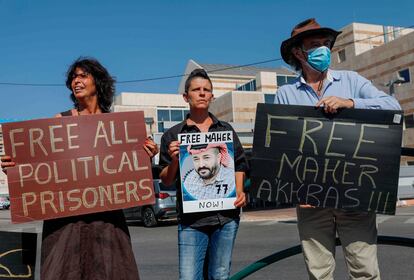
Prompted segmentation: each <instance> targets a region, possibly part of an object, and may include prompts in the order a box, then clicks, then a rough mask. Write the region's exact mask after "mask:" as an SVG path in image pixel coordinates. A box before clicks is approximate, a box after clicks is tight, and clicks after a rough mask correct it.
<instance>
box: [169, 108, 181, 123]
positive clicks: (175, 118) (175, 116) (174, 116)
mask: <svg viewBox="0 0 414 280" xmlns="http://www.w3.org/2000/svg"><path fill="white" fill-rule="evenodd" d="M170 112H171V121H172V122H179V121H182V120H183V119H184V118H183V110H171V111H170Z"/></svg>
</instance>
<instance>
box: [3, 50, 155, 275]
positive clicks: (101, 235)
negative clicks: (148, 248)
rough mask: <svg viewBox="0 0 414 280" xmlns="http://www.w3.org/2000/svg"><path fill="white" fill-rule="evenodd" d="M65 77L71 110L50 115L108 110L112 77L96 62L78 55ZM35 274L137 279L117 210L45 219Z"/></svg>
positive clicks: (150, 148)
mask: <svg viewBox="0 0 414 280" xmlns="http://www.w3.org/2000/svg"><path fill="white" fill-rule="evenodd" d="M66 76H67V80H66V86H67V87H68V89H70V90H71V92H72V93H71V96H70V97H71V99H72V101H73V103H74V108H73V109H71V110H68V111H66V112H62V113H60V114H57V115H56V117H62V116H79V115H89V114H101V113H108V112H110V108H111V105H112V102H113V97H114V93H115V87H114V83H115V80H114V79H113V78H112V77H111V76H110V75H109V73H108V71H107V70H106V69H105V68H104V67H103V66H102V65H101V64H100V63H99V62H98V61H97V60H95V59H92V58H79V59H78V60H76V61H75V62H74V63H73V64H72V65H71V66H70V67H69V70H68V72H67V75H66ZM144 149H145V151H146V152H147V154H148V155H149V156H150V157H152V156H154V155H155V154H157V153H158V148H157V145H156V144H155V143H154V142H153V141H152V140H150V139H147V140H146V142H145V144H144ZM1 160H2V164H1V166H2V168H3V170H5V169H6V168H7V167H10V166H14V165H15V163H14V162H13V161H12V159H11V158H10V156H4V157H2V159H1ZM40 274H41V279H42V280H52V279H53V280H57V279H58V280H63V279H70V280H72V279H73V280H75V279H76V280H89V279H100V280H101V279H102V280H112V279H127V280H129V279H131V280H132V279H134V280H135V279H139V276H138V268H137V265H136V262H135V258H134V254H133V251H132V246H131V239H130V235H129V231H128V227H127V225H126V221H125V217H124V214H123V212H122V210H114V211H107V212H101V213H93V214H86V215H80V216H73V217H65V218H57V219H52V220H45V221H44V223H43V233H42V250H41V272H40Z"/></svg>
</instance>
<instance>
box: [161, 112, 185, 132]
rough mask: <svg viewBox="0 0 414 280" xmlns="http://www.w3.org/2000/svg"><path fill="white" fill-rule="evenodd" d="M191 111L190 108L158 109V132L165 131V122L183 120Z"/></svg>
mask: <svg viewBox="0 0 414 280" xmlns="http://www.w3.org/2000/svg"><path fill="white" fill-rule="evenodd" d="M188 112H189V110H188V109H158V110H157V124H158V132H164V130H165V128H164V122H181V121H182V120H184V118H185V116H186V115H187V113H188Z"/></svg>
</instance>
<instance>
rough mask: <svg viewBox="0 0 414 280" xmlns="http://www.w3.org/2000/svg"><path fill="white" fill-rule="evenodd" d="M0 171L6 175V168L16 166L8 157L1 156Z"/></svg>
mask: <svg viewBox="0 0 414 280" xmlns="http://www.w3.org/2000/svg"><path fill="white" fill-rule="evenodd" d="M0 159H1V170H2V171H3V172H4V173H5V174H7V168H9V167H13V166H15V165H16V163H15V162H14V161H12V158H11V157H10V156H2V157H1V158H0Z"/></svg>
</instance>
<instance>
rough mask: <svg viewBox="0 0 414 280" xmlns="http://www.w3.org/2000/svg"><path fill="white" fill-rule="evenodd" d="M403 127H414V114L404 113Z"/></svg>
mask: <svg viewBox="0 0 414 280" xmlns="http://www.w3.org/2000/svg"><path fill="white" fill-rule="evenodd" d="M404 122H405V128H412V127H414V115H413V114H411V115H405V116H404Z"/></svg>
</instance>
